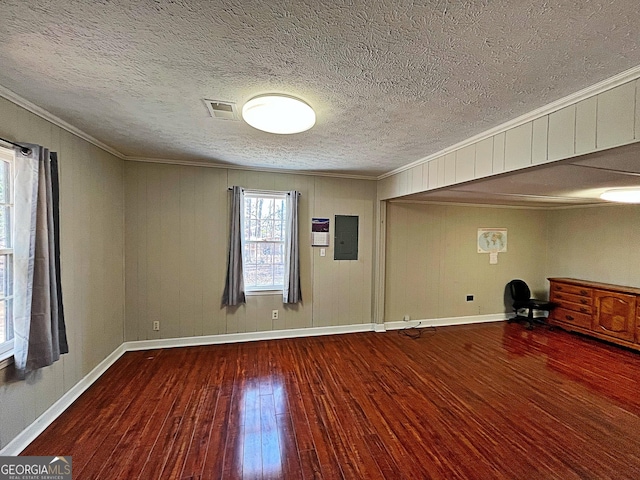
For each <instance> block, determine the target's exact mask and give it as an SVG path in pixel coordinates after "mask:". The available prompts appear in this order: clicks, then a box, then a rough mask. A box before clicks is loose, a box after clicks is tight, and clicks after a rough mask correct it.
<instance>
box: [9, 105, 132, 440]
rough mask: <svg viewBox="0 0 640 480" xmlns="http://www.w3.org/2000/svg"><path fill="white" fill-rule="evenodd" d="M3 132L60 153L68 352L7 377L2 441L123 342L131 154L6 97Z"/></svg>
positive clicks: (52, 401) (38, 414)
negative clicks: (102, 145) (126, 174)
mask: <svg viewBox="0 0 640 480" xmlns="http://www.w3.org/2000/svg"><path fill="white" fill-rule="evenodd" d="M0 137H4V138H9V139H13V140H16V141H22V142H30V143H37V144H40V145H44V146H46V147H49V148H50V149H51V150H53V151H57V152H58V153H59V162H60V167H59V168H60V230H61V233H60V237H61V257H62V258H61V260H62V265H61V270H62V287H63V295H64V306H65V318H66V323H67V335H68V340H69V353H68V354H67V355H63V356H62V358H61V360H60V361H59V362H57V363H55V364H54V365H52V366H50V367H47V368H43V369H41V370H38V371H37V372H34V373H32V374H31V375H29V376H28V378H27V380H26V381H22V382H8V381H7V380H6V379H4V380H0V448H2V447H4V446H5V445H6V444H7V443H8V442H9V441H11V440H12V439H13V438H14V437H15V436H16V435H17V434H18V433H20V432H21V431H22V430H23V429H25V428H26V427H27V426H29V425H30V424H31V423H32V422H33V421H34V420H35V419H36V418H37V417H38V416H40V415H41V414H42V413H43V412H44V411H45V410H46V409H47V408H49V407H50V406H51V405H52V404H53V403H55V402H56V401H57V400H58V399H59V398H60V397H61V396H62V395H63V394H64V393H65V392H66V391H68V390H69V389H70V388H71V387H73V386H74V385H75V384H76V383H77V382H78V381H79V380H81V379H82V378H83V377H84V376H85V375H87V373H89V372H90V371H91V370H92V369H93V368H94V367H95V366H96V365H98V363H100V362H101V361H102V360H104V359H105V358H106V357H107V355H109V354H110V353H112V352H113V351H114V350H115V349H116V348H117V347H119V346H120V344H121V343H122V342H123V332H124V266H123V251H124V221H123V218H124V188H123V170H124V166H123V163H124V162H123V161H122V160H120V159H117V158H115V157H113V156H112V155H110V154H108V153H106V152H104V151H103V150H101V149H99V148H97V147H95V146H93V145H91V144H89V143H87V142H85V141H84V140H81V139H79V138H78V137H76V136H74V135H72V134H70V133H68V132H67V131H65V130H62V129H61V128H59V127H57V126H55V125H53V124H51V123H49V122H47V121H46V120H43V119H42V118H40V117H38V116H36V115H34V114H32V113H30V112H28V111H26V110H24V109H22V108H20V107H18V106H16V105H15V104H13V103H11V102H9V101H7V100H5V99H2V98H0ZM18 161H19V160H18ZM9 371H10V368H9V369H5V370H4V371H2V372H1V373H2V374H3V375H0V376H2V377H4V376H5V375H4V374H6V373H7V372H9Z"/></svg>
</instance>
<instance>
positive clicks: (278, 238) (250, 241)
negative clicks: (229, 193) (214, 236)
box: [242, 190, 287, 292]
mask: <svg viewBox="0 0 640 480" xmlns="http://www.w3.org/2000/svg"><path fill="white" fill-rule="evenodd" d="M286 195H287V194H286V193H279V192H257V191H251V190H245V194H244V215H243V221H244V224H243V226H242V228H243V235H244V238H243V241H244V253H243V257H242V262H243V271H244V286H245V290H246V291H247V292H251V291H254V292H255V291H265V290H282V289H283V287H284V264H285V235H286V225H285V223H286V212H285V209H286Z"/></svg>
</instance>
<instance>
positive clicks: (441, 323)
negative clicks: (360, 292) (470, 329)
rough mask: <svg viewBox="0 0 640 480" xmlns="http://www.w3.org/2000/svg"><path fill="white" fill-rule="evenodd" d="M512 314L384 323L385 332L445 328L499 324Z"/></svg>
mask: <svg viewBox="0 0 640 480" xmlns="http://www.w3.org/2000/svg"><path fill="white" fill-rule="evenodd" d="M513 316H514V315H513V314H506V313H492V314H489V315H472V316H469V317H447V318H425V319H421V320H409V321H408V322H405V321H403V320H401V321H397V322H385V323H384V326H385V328H386V329H387V330H400V329H402V328H407V327H417V326H420V327H446V326H450V325H468V324H472V323H485V322H500V321H504V320H506V319H508V318H511V317H513Z"/></svg>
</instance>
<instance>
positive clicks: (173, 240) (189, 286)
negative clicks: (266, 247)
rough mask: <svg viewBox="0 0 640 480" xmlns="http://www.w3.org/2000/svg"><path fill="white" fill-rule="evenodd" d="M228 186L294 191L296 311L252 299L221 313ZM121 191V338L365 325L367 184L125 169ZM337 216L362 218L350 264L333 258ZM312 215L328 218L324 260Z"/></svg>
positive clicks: (371, 203) (157, 167)
mask: <svg viewBox="0 0 640 480" xmlns="http://www.w3.org/2000/svg"><path fill="white" fill-rule="evenodd" d="M233 185H240V186H243V187H245V188H253V189H264V190H293V189H296V190H299V191H300V192H301V193H302V196H301V198H300V212H301V218H300V225H301V231H300V241H301V244H302V248H301V258H300V261H301V277H302V278H301V281H302V298H303V302H302V304H299V305H295V306H284V305H283V303H282V296H281V295H251V296H249V297H248V298H247V303H246V305H242V306H239V307H233V308H231V307H222V306H221V299H222V293H223V290H224V281H225V273H226V262H227V242H228V229H229V227H228V224H229V214H228V211H229V203H228V202H229V199H230V196H229V193H228V187H230V186H233ZM125 192H126V194H125V196H126V201H125V205H126V220H125V224H126V227H125V231H126V241H125V245H126V248H125V250H126V254H125V265H126V285H127V288H126V334H125V338H126V340H146V339H154V338H175V337H191V336H202V335H212V334H222V333H239V332H266V331H271V330H281V329H290V328H307V327H319V326H336V325H352V324H359V323H369V322H371V308H372V307H371V305H372V265H373V238H374V228H373V216H374V208H375V197H376V184H375V182H373V181H367V180H349V179H338V178H329V177H314V176H305V175H287V174H275V173H261V172H249V171H241V170H231V169H229V170H228V169H220V168H205V167H195V166H175V165H162V164H154V163H139V162H126V166H125ZM335 215H358V216H359V217H360V232H359V233H360V235H359V237H360V238H359V256H358V260H357V261H334V260H333V227H334V223H335V222H334V216H335ZM312 217H327V218H330V219H331V238H332V240H331V247H329V248H327V252H326V256H325V257H320V252H319V249H318V248H313V247H311V246H310V237H311V232H310V230H311V218H312ZM274 309H278V310H279V311H280V312H279V313H280V315H279V319H278V320H272V319H271V311H272V310H274ZM155 320H158V321H160V331H159V332H154V331H153V330H152V323H153V321H155Z"/></svg>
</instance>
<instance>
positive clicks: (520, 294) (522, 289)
mask: <svg viewBox="0 0 640 480" xmlns="http://www.w3.org/2000/svg"><path fill="white" fill-rule="evenodd" d="M507 288H508V290H509V293H510V294H511V298H512V300H513V310H514V311H515V312H516V316H515V318H512V319H510V320H509V322H511V321H513V320H517V319H525V320H526V321H527V329H529V330H531V329H533V323H534V321H535V320H534V318H533V311H534V310H542V311H545V312H550V311H551V310H553V309H554V308H556V304H555V303H553V302H548V301H547V300H538V299H536V298H531V290H530V289H529V286H528V285H527V283H526V282H525V281H524V280H511V281H510V282H509V283H508V284H507ZM525 309H526V310H529V313H528V314H527V316H526V317H523V316H521V315H518V310H525ZM539 322H540V321H539ZM540 323H544V322H540Z"/></svg>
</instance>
